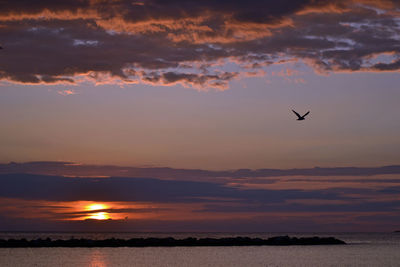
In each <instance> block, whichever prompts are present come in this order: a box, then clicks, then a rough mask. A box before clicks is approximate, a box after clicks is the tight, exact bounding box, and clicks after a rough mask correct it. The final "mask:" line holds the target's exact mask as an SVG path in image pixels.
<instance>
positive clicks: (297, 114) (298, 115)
mask: <svg viewBox="0 0 400 267" xmlns="http://www.w3.org/2000/svg"><path fill="white" fill-rule="evenodd" d="M292 111H293V113H294V114H296V116H297V117H299V118H301V116H300V114H299V113H297V112H296V111H294V110H293V109H292Z"/></svg>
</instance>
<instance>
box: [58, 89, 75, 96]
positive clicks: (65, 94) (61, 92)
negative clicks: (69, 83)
mask: <svg viewBox="0 0 400 267" xmlns="http://www.w3.org/2000/svg"><path fill="white" fill-rule="evenodd" d="M57 93H58V94H60V95H63V96H67V95H76V92H75V90H73V89H65V90H58V91H57Z"/></svg>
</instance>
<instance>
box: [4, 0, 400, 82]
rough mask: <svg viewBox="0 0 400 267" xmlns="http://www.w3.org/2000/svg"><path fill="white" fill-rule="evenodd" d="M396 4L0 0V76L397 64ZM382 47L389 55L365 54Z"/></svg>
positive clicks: (203, 77)
mask: <svg viewBox="0 0 400 267" xmlns="http://www.w3.org/2000/svg"><path fill="white" fill-rule="evenodd" d="M398 8H399V4H398V2H397V1H386V0H375V1H372V0H368V1H367V0H353V1H342V0H333V1H323V0H313V1H311V0H298V1H288V0H287V1H286V0H285V1H269V0H265V1H259V0H258V1H256V0H250V1H181V0H173V1H158V0H146V1H127V0H126V1H125V0H114V1H113V0H108V1H56V2H54V1H41V2H40V3H31V2H29V1H25V2H24V3H23V4H22V3H21V2H20V1H6V2H4V3H3V5H2V10H1V11H0V36H1V38H2V39H1V40H0V41H1V43H2V46H3V47H4V49H2V51H0V52H1V53H0V79H5V80H9V81H12V82H18V83H28V84H37V83H44V84H48V83H52V84H54V83H80V82H82V81H86V80H90V81H95V82H96V80H98V79H100V77H108V78H107V79H108V82H111V83H113V82H119V83H121V82H122V83H138V82H143V83H151V84H161V85H172V84H177V83H179V84H182V85H184V86H192V87H196V88H199V89H207V88H217V89H225V88H227V87H228V85H229V82H230V81H231V80H233V79H236V78H240V77H243V75H240V74H244V76H246V74H247V73H248V74H249V75H250V74H251V73H254V70H251V69H250V70H249V69H248V66H249V65H253V66H254V67H256V66H257V68H259V67H260V66H263V67H262V68H268V67H265V66H269V65H271V64H278V63H279V62H281V61H282V60H299V61H302V62H305V63H306V64H309V65H310V66H312V67H313V68H314V69H315V70H316V71H317V72H329V71H350V72H351V71H398V70H399V68H400V67H399V64H398V57H399V53H400V52H399V45H398V43H399V38H400V37H399V36H400V35H399V32H400V25H399V16H400V12H398V11H397V10H398ZM381 53H388V54H389V53H390V54H391V56H390V60H389V61H388V60H381V59H380V58H375V59H374V60H371V58H372V57H373V56H374V55H376V54H381ZM232 64H234V65H236V67H235V71H232V68H231V67H230V66H231V65H232ZM257 68H256V69H257ZM104 74H105V76H104ZM102 82H104V80H103V81H102Z"/></svg>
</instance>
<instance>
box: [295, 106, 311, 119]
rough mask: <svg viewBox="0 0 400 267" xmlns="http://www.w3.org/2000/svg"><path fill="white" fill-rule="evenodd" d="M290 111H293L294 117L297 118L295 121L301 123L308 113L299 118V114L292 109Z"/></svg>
mask: <svg viewBox="0 0 400 267" xmlns="http://www.w3.org/2000/svg"><path fill="white" fill-rule="evenodd" d="M292 111H293V113H294V114H296V116H297V120H298V121H302V120H305V118H304V117H305V116H307V115H308V113H310V111H307V113H306V114H304V115H303V116H300V114H299V113H297V112H296V111H294V110H293V109H292Z"/></svg>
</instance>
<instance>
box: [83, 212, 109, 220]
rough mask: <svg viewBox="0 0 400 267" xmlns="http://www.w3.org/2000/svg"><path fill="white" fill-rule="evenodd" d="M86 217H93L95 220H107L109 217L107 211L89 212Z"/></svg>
mask: <svg viewBox="0 0 400 267" xmlns="http://www.w3.org/2000/svg"><path fill="white" fill-rule="evenodd" d="M88 219H95V220H108V219H111V218H110V216H109V215H108V213H107V212H96V213H93V214H91V215H90V216H89V217H88Z"/></svg>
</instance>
